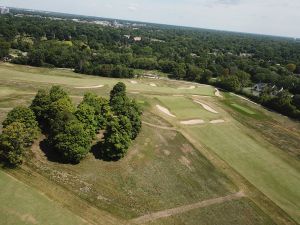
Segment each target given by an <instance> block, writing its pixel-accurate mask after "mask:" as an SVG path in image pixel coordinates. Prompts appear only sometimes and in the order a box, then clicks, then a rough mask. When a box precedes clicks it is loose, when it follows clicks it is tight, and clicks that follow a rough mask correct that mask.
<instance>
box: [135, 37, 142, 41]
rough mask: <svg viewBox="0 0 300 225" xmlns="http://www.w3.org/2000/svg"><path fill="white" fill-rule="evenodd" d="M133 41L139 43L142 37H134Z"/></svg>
mask: <svg viewBox="0 0 300 225" xmlns="http://www.w3.org/2000/svg"><path fill="white" fill-rule="evenodd" d="M133 40H134V41H141V40H142V37H134V38H133Z"/></svg>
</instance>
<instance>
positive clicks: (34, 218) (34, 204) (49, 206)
mask: <svg viewBox="0 0 300 225" xmlns="http://www.w3.org/2000/svg"><path fill="white" fill-rule="evenodd" d="M0 187H1V192H0V203H1V204H0V223H1V224H5V225H25V224H44V225H50V224H57V225H59V224H61V225H65V224H74V225H76V224H86V223H85V222H84V221H83V220H82V219H81V218H79V217H78V216H76V215H74V214H73V213H71V212H70V211H68V210H67V209H64V208H63V207H61V206H60V205H59V204H57V203H55V202H53V201H51V200H50V199H48V198H47V197H45V196H44V195H42V194H40V193H39V192H37V191H36V190H34V189H32V188H31V187H29V186H27V185H25V184H23V183H21V182H19V181H17V180H15V179H13V178H12V177H10V176H8V175H7V174H6V173H4V172H3V171H1V170H0Z"/></svg>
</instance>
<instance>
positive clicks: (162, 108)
mask: <svg viewBox="0 0 300 225" xmlns="http://www.w3.org/2000/svg"><path fill="white" fill-rule="evenodd" d="M156 108H158V109H159V111H161V112H163V113H165V114H166V115H168V116H171V117H176V116H175V115H173V114H172V113H171V112H170V111H169V110H168V109H166V108H165V107H162V106H160V105H156Z"/></svg>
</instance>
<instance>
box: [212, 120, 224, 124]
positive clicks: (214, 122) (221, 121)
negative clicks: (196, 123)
mask: <svg viewBox="0 0 300 225" xmlns="http://www.w3.org/2000/svg"><path fill="white" fill-rule="evenodd" d="M224 122H225V120H212V121H210V122H209V123H211V124H216V123H224Z"/></svg>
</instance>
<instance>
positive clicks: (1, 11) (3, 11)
mask: <svg viewBox="0 0 300 225" xmlns="http://www.w3.org/2000/svg"><path fill="white" fill-rule="evenodd" d="M8 13H9V8H7V7H6V6H0V14H1V15H3V14H8Z"/></svg>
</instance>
